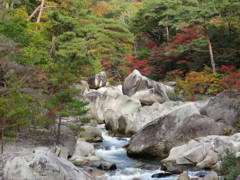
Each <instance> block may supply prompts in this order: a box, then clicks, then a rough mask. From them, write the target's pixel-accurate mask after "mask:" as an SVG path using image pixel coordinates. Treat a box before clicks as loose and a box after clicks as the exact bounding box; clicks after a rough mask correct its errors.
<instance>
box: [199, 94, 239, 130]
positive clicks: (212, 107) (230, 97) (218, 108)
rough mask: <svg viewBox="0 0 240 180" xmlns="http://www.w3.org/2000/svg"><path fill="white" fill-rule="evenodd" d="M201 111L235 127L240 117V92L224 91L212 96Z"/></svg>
mask: <svg viewBox="0 0 240 180" xmlns="http://www.w3.org/2000/svg"><path fill="white" fill-rule="evenodd" d="M200 112H201V114H203V115H206V116H208V117H210V118H212V119H213V120H214V121H217V122H223V123H224V124H226V125H230V126H232V127H235V126H236V123H237V121H238V120H239V117H240V92H239V91H224V92H222V93H220V94H218V95H217V96H215V97H213V98H211V100H210V101H209V102H208V104H207V105H206V106H204V107H202V108H201V111H200Z"/></svg>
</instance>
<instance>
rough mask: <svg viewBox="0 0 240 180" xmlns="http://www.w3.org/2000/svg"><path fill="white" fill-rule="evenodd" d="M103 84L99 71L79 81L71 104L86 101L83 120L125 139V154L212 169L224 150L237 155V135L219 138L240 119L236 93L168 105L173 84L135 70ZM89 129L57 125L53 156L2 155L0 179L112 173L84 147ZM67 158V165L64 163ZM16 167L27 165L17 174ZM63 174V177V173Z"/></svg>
mask: <svg viewBox="0 0 240 180" xmlns="http://www.w3.org/2000/svg"><path fill="white" fill-rule="evenodd" d="M106 85H107V78H106V74H105V73H104V72H100V73H99V74H96V75H95V76H92V77H90V78H89V79H88V82H86V81H81V82H80V83H77V84H75V85H73V86H72V88H73V89H81V90H82V91H81V93H80V94H79V95H78V96H77V97H76V98H77V99H79V100H84V101H88V102H89V104H88V108H89V111H88V114H87V115H86V116H87V117H90V118H92V119H94V120H96V121H97V123H105V124H106V127H107V128H108V130H109V131H110V133H111V134H112V135H117V136H119V135H121V136H131V140H130V144H129V146H128V147H127V153H128V155H130V156H140V157H149V156H153V157H161V158H162V159H163V158H165V159H164V160H163V162H165V163H171V164H174V165H192V166H196V167H198V168H215V167H217V166H219V162H220V161H221V160H222V158H223V157H224V155H225V153H224V152H225V150H226V149H227V148H228V149H229V150H230V151H231V152H233V153H236V154H237V152H240V134H235V135H233V136H223V135H224V134H225V135H229V132H230V131H232V132H234V131H235V129H234V128H235V127H236V126H235V125H236V123H237V121H238V120H239V117H240V93H239V92H237V91H225V92H223V93H220V94H219V95H217V96H215V97H213V98H210V99H207V100H204V101H196V102H180V101H178V102H174V101H170V100H169V98H168V96H167V94H168V92H173V91H174V86H175V83H174V82H169V83H160V82H156V81H153V80H150V79H148V78H146V77H144V76H142V75H141V74H140V73H139V72H138V71H137V70H134V71H133V72H132V74H130V75H129V76H128V77H127V78H126V79H125V81H124V83H123V85H122V86H116V87H105V86H106ZM69 119H71V118H68V120H69ZM97 123H93V124H95V125H96V124H97ZM93 124H91V125H90V126H89V125H86V126H84V129H85V131H82V132H80V134H79V137H80V138H79V139H77V138H76V137H75V136H74V135H73V134H71V132H70V130H69V129H68V128H67V127H64V126H62V127H61V128H62V130H61V132H62V133H63V136H62V139H61V144H62V146H60V147H56V146H55V147H52V148H51V150H52V152H53V154H55V155H56V156H54V155H53V154H51V152H50V150H48V149H46V148H39V149H35V150H30V149H28V150H26V152H22V153H13V154H6V155H2V156H1V157H0V158H1V159H0V161H1V162H3V163H0V175H1V176H2V177H5V178H6V179H14V177H23V178H22V179H24V178H25V174H27V173H28V174H30V176H29V177H31V178H32V179H41V178H43V177H44V178H46V177H47V179H54V178H52V177H57V179H64V177H66V176H68V177H70V178H69V179H74V178H75V177H76V176H78V177H79V176H80V177H83V179H92V178H93V176H92V175H90V174H91V172H90V171H89V170H88V172H85V171H83V170H80V169H78V168H76V167H75V166H74V165H73V164H75V165H77V166H89V167H97V168H99V169H102V170H105V169H115V168H116V165H114V164H111V163H107V162H104V161H103V160H102V159H100V158H98V157H96V156H95V155H94V146H93V145H92V144H90V143H89V142H100V141H101V140H102V136H101V131H100V129H98V128H97V127H93V126H95V125H93ZM169 152H170V154H169ZM168 155H169V156H168ZM167 156H168V157H167ZM69 157H70V159H69V160H70V161H71V162H72V163H73V164H71V163H70V162H68V161H67V160H66V159H67V158H69ZM166 157H167V158H166ZM48 158H49V159H48ZM64 159H65V160H64ZM21 163H26V164H28V166H24V168H23V169H21V170H20V169H19V168H20V167H21V166H22V165H21ZM11 164H12V166H14V167H15V166H16V167H17V168H16V169H15V171H12V172H10V171H9V168H10V165H11ZM54 164H55V165H54ZM67 171H69V175H66V174H65V172H66V173H67ZM60 172H61V173H60ZM89 173H90V174H89ZM56 174H58V175H56ZM60 176H61V177H60ZM181 176H183V177H184V178H185V179H188V178H187V177H186V174H184V173H183V174H182V175H180V176H179V179H180V180H181ZM7 177H9V178H7ZM48 177H49V178H48ZM184 178H182V179H184ZM75 179H76V178H75Z"/></svg>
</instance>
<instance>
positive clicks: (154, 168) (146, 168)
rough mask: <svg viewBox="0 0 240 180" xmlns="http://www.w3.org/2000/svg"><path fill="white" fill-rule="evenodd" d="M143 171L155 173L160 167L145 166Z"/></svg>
mask: <svg viewBox="0 0 240 180" xmlns="http://www.w3.org/2000/svg"><path fill="white" fill-rule="evenodd" d="M141 169H144V170H150V171H154V170H158V169H160V167H158V166H143V167H142V168H141Z"/></svg>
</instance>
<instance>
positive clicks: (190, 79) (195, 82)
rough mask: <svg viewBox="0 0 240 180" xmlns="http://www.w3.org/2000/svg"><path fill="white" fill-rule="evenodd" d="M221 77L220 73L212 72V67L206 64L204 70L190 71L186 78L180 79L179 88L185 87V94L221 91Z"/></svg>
mask: <svg viewBox="0 0 240 180" xmlns="http://www.w3.org/2000/svg"><path fill="white" fill-rule="evenodd" d="M220 80H221V78H220V77H219V75H218V74H213V73H211V68H210V67H208V66H205V68H204V70H203V71H202V72H195V71H191V72H189V73H188V74H187V75H186V77H185V80H181V79H179V80H178V81H176V82H177V87H178V89H183V90H184V92H185V94H213V93H216V92H218V91H219V89H220V84H219V82H220Z"/></svg>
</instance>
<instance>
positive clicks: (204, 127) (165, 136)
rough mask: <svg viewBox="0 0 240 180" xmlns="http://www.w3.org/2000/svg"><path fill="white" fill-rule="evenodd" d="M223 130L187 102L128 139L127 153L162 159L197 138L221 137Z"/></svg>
mask: <svg viewBox="0 0 240 180" xmlns="http://www.w3.org/2000/svg"><path fill="white" fill-rule="evenodd" d="M225 127H226V126H224V124H223V123H218V122H215V121H214V120H212V119H210V118H208V117H207V116H203V115H200V114H199V111H198V108H197V107H196V106H195V104H194V103H191V102H190V103H186V104H183V105H182V106H181V108H178V109H176V110H174V111H172V112H171V113H169V114H167V115H166V116H162V117H160V118H158V119H156V120H154V121H152V122H150V123H148V124H146V125H145V126H144V127H143V128H142V129H140V130H139V131H138V132H137V133H136V134H135V135H134V136H133V137H132V138H131V140H130V145H129V146H128V150H127V153H128V154H129V155H133V156H134V155H135V156H155V157H161V158H165V157H166V156H167V155H168V152H169V151H170V149H171V148H173V147H175V146H176V145H182V144H184V143H185V142H188V141H189V140H190V139H193V138H196V137H199V136H206V135H211V134H212V135H213V134H222V133H223V132H224V128H225Z"/></svg>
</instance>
